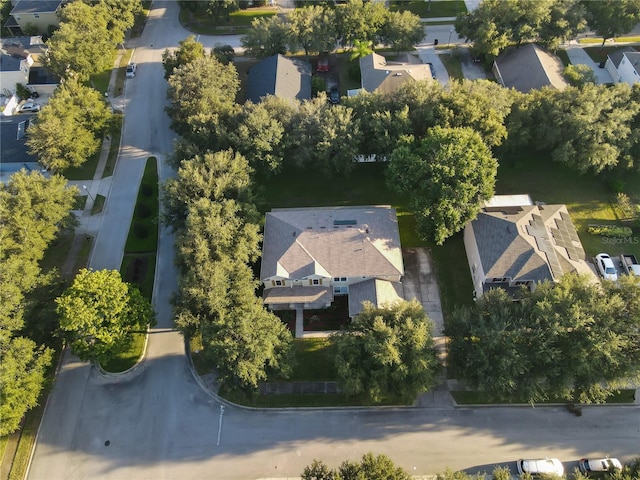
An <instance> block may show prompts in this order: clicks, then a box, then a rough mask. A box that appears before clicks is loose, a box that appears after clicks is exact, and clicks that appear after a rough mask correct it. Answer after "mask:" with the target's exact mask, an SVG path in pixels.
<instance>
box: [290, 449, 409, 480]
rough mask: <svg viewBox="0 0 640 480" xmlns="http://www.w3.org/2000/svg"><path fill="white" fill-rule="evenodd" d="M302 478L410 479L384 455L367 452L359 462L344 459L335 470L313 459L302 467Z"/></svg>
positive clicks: (324, 479)
mask: <svg viewBox="0 0 640 480" xmlns="http://www.w3.org/2000/svg"><path fill="white" fill-rule="evenodd" d="M301 478H302V480H361V479H367V480H410V479H411V475H409V474H408V473H407V472H406V471H405V470H403V469H402V468H400V467H398V466H396V465H395V464H394V463H393V461H392V460H391V459H390V458H389V457H387V456H386V455H374V454H373V453H371V452H369V453H366V454H364V455H363V456H362V459H361V460H360V462H351V461H344V462H342V464H341V465H340V467H339V468H338V469H337V471H336V470H332V469H330V468H329V467H328V466H327V465H326V464H325V463H324V462H322V461H319V460H313V463H312V464H311V465H308V466H306V467H305V468H304V470H303V472H302V475H301Z"/></svg>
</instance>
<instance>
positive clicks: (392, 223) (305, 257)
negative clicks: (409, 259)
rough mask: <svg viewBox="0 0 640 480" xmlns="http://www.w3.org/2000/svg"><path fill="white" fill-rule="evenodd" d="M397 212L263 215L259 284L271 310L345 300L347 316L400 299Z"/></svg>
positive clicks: (315, 211) (372, 209) (401, 270)
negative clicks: (338, 297) (368, 305)
mask: <svg viewBox="0 0 640 480" xmlns="http://www.w3.org/2000/svg"><path fill="white" fill-rule="evenodd" d="M403 275H404V265H403V262H402V252H401V249H400V234H399V231H398V219H397V217H396V212H395V210H394V209H393V208H391V207H389V206H361V207H322V208H278V209H274V210H272V211H271V212H269V213H267V215H266V222H265V227H264V240H263V254H262V266H261V272H260V280H261V281H262V283H263V284H264V293H263V300H264V303H265V304H267V305H268V306H269V307H270V308H272V309H274V310H297V311H302V310H303V309H308V308H325V307H329V306H330V305H331V303H332V302H333V299H334V296H335V295H349V315H350V316H352V317H353V316H355V315H357V314H358V313H359V312H360V311H361V310H362V302H363V301H365V300H367V301H370V302H372V303H373V304H374V305H377V306H381V305H382V304H385V303H391V302H393V301H395V300H398V299H401V298H402V285H401V283H400V279H401V278H402V276H403Z"/></svg>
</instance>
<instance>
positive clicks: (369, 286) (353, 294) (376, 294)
mask: <svg viewBox="0 0 640 480" xmlns="http://www.w3.org/2000/svg"><path fill="white" fill-rule="evenodd" d="M402 298H403V297H402V284H401V283H400V282H389V281H387V280H380V279H377V278H373V279H369V280H365V281H364V282H359V283H355V284H353V285H350V286H349V316H350V317H355V316H356V315H358V314H359V313H360V312H361V311H362V309H363V307H362V302H365V301H367V302H371V303H373V304H374V305H375V306H376V307H381V306H382V305H385V304H392V303H394V302H396V301H398V300H402Z"/></svg>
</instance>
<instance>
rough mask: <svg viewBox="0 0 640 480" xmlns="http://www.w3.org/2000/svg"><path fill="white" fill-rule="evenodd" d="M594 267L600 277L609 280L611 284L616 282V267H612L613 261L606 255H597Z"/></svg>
mask: <svg viewBox="0 0 640 480" xmlns="http://www.w3.org/2000/svg"><path fill="white" fill-rule="evenodd" d="M596 265H597V267H598V271H599V272H600V275H602V276H603V277H604V278H605V279H606V280H611V281H612V282H615V281H617V280H618V272H617V271H616V267H615V266H614V265H613V260H611V257H610V256H609V255H608V254H606V253H599V254H598V255H596Z"/></svg>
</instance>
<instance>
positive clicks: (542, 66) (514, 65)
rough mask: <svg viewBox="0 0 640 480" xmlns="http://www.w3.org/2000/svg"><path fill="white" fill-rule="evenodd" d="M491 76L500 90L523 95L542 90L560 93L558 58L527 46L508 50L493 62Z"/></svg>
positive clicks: (562, 85) (561, 68) (561, 78)
mask: <svg viewBox="0 0 640 480" xmlns="http://www.w3.org/2000/svg"><path fill="white" fill-rule="evenodd" d="M492 71H493V74H494V76H495V77H496V79H497V80H498V82H500V84H501V85H502V86H503V87H506V88H515V89H516V90H518V91H520V92H523V93H527V92H529V91H531V90H536V89H540V88H543V87H551V88H556V89H558V90H564V89H565V88H566V87H567V85H568V84H567V82H566V80H565V79H564V76H563V72H564V65H563V64H562V61H561V60H560V58H558V57H557V56H555V55H552V54H551V53H549V52H547V51H546V50H544V49H543V48H542V47H539V46H538V45H536V44H535V43H529V44H527V45H522V46H520V47H511V48H508V49H507V50H505V51H504V52H503V53H501V54H500V55H499V56H498V58H496V59H495V61H494V62H493V68H492Z"/></svg>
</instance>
